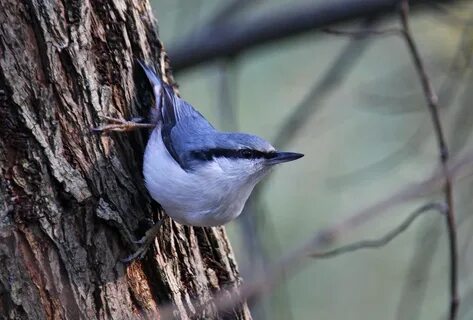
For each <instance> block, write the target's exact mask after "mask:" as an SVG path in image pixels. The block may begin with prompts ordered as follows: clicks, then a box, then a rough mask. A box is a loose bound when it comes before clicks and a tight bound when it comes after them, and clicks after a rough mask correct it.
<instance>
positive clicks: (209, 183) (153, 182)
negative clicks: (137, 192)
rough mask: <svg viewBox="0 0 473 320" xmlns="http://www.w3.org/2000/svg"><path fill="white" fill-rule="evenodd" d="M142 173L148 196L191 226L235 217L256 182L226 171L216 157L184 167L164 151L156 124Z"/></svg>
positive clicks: (176, 218) (180, 221) (177, 219)
mask: <svg viewBox="0 0 473 320" xmlns="http://www.w3.org/2000/svg"><path fill="white" fill-rule="evenodd" d="M143 175H144V178H145V183H146V187H147V189H148V191H149V193H150V195H151V197H152V198H153V199H154V200H156V201H157V202H158V203H159V204H161V206H162V207H163V208H164V210H165V212H166V214H167V215H169V216H170V217H171V218H173V219H174V220H176V221H177V222H179V223H182V224H187V225H193V226H217V225H222V224H225V223H227V222H229V221H230V220H232V219H234V218H236V217H237V216H238V215H240V213H241V211H242V210H243V206H244V204H245V202H246V200H247V199H248V197H249V195H250V193H251V191H252V190H253V188H254V186H255V184H256V183H257V182H258V181H257V180H256V181H247V180H246V179H240V177H238V176H236V175H235V176H232V175H227V174H226V173H225V172H223V171H222V167H221V166H220V165H219V163H218V162H216V161H209V162H207V163H206V164H205V165H204V166H202V167H201V168H199V170H196V171H190V172H186V171H184V170H183V169H182V168H181V167H180V166H179V164H178V163H176V161H175V160H174V159H173V158H172V156H171V155H170V154H169V152H168V151H167V149H166V147H165V146H164V143H163V141H162V138H161V132H160V130H159V129H158V128H156V129H155V130H154V131H153V133H152V134H151V137H150V139H149V141H148V145H147V146H146V151H145V155H144V163H143ZM242 180H244V181H242Z"/></svg>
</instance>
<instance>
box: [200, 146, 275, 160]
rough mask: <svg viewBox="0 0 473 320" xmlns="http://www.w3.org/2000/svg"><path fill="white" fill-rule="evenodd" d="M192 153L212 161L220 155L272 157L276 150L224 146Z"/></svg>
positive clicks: (244, 157)
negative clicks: (228, 147) (235, 148)
mask: <svg viewBox="0 0 473 320" xmlns="http://www.w3.org/2000/svg"><path fill="white" fill-rule="evenodd" d="M191 155H192V156H193V157H194V158H196V159H198V160H202V161H210V160H212V159H213V158H218V157H225V158H233V159H262V158H264V159H271V158H274V157H275V156H276V152H275V151H270V152H263V151H259V150H252V149H239V150H233V149H222V148H215V149H207V150H194V151H191Z"/></svg>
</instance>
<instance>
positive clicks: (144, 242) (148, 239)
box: [120, 219, 164, 263]
mask: <svg viewBox="0 0 473 320" xmlns="http://www.w3.org/2000/svg"><path fill="white" fill-rule="evenodd" d="M163 222H164V219H161V220H159V221H158V222H156V223H155V224H154V226H152V227H151V228H150V229H149V230H148V231H146V233H145V235H144V236H143V237H142V238H141V239H139V240H133V241H132V242H133V243H135V244H138V245H140V247H139V248H138V250H136V251H135V252H134V253H133V254H131V255H129V256H128V257H126V258H124V259H120V261H121V262H123V263H129V262H132V261H134V260H137V259H138V260H141V259H143V258H144V256H145V255H146V252H148V249H149V247H150V245H151V244H152V243H153V241H154V238H156V235H157V234H158V232H159V229H160V228H161V226H162V224H163Z"/></svg>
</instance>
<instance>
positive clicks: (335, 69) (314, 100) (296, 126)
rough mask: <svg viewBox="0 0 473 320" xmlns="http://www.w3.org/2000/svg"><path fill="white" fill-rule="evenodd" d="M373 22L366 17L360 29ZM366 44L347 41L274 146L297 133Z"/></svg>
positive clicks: (338, 83) (289, 119)
mask: <svg viewBox="0 0 473 320" xmlns="http://www.w3.org/2000/svg"><path fill="white" fill-rule="evenodd" d="M374 23H375V19H372V18H370V19H366V20H365V21H364V22H363V24H362V29H364V30H368V29H369V28H370V27H372V26H373V24H374ZM368 44H369V42H368V41H358V39H353V40H351V41H350V42H348V44H347V45H346V46H345V47H344V48H343V49H342V50H341V51H340V53H339V54H338V56H337V57H336V58H335V60H334V61H333V62H332V64H331V66H330V68H329V69H328V71H327V72H326V73H325V74H324V75H323V76H322V77H321V78H320V80H317V81H316V83H315V84H314V86H313V87H312V88H311V90H310V91H309V93H308V94H307V95H306V96H305V98H304V99H303V100H302V101H301V102H300V103H299V105H298V106H297V107H296V108H295V109H294V112H292V113H291V115H290V116H289V118H288V119H287V120H286V121H285V122H284V124H283V125H282V126H281V128H280V129H279V130H278V132H277V133H276V138H275V139H274V141H275V143H274V145H275V146H277V147H278V148H283V147H284V146H286V145H287V144H288V143H289V141H291V140H292V139H293V138H294V137H295V136H296V135H297V133H298V132H299V131H300V130H301V129H302V127H303V125H304V123H305V122H306V121H307V120H308V119H309V118H310V115H311V114H312V113H313V112H314V111H316V110H317V107H318V106H320V105H321V102H322V101H323V100H324V99H325V98H326V97H328V96H329V95H330V94H331V93H332V92H333V91H334V90H335V88H337V87H338V85H340V83H341V82H342V80H343V79H344V78H345V77H347V76H348V73H349V72H350V70H351V69H352V68H353V67H354V66H355V65H356V63H357V62H358V60H359V58H360V57H361V56H362V55H363V53H364V52H365V49H366V48H367V47H368Z"/></svg>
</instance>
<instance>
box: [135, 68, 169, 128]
mask: <svg viewBox="0 0 473 320" xmlns="http://www.w3.org/2000/svg"><path fill="white" fill-rule="evenodd" d="M137 61H138V63H139V64H140V66H141V68H142V69H143V71H144V72H145V74H146V77H147V78H148V80H149V82H150V83H151V85H152V86H153V93H154V98H155V100H156V102H155V106H154V108H152V109H151V121H153V123H157V122H158V121H159V119H160V118H161V117H162V116H163V114H162V112H163V111H162V108H163V100H165V101H170V102H171V103H172V101H173V100H174V90H173V88H172V87H171V86H170V85H169V84H167V83H165V82H164V81H163V80H162V79H161V77H160V76H158V75H157V74H156V72H154V70H153V69H151V67H149V66H148V65H146V64H145V63H144V62H143V61H141V60H138V59H137Z"/></svg>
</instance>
